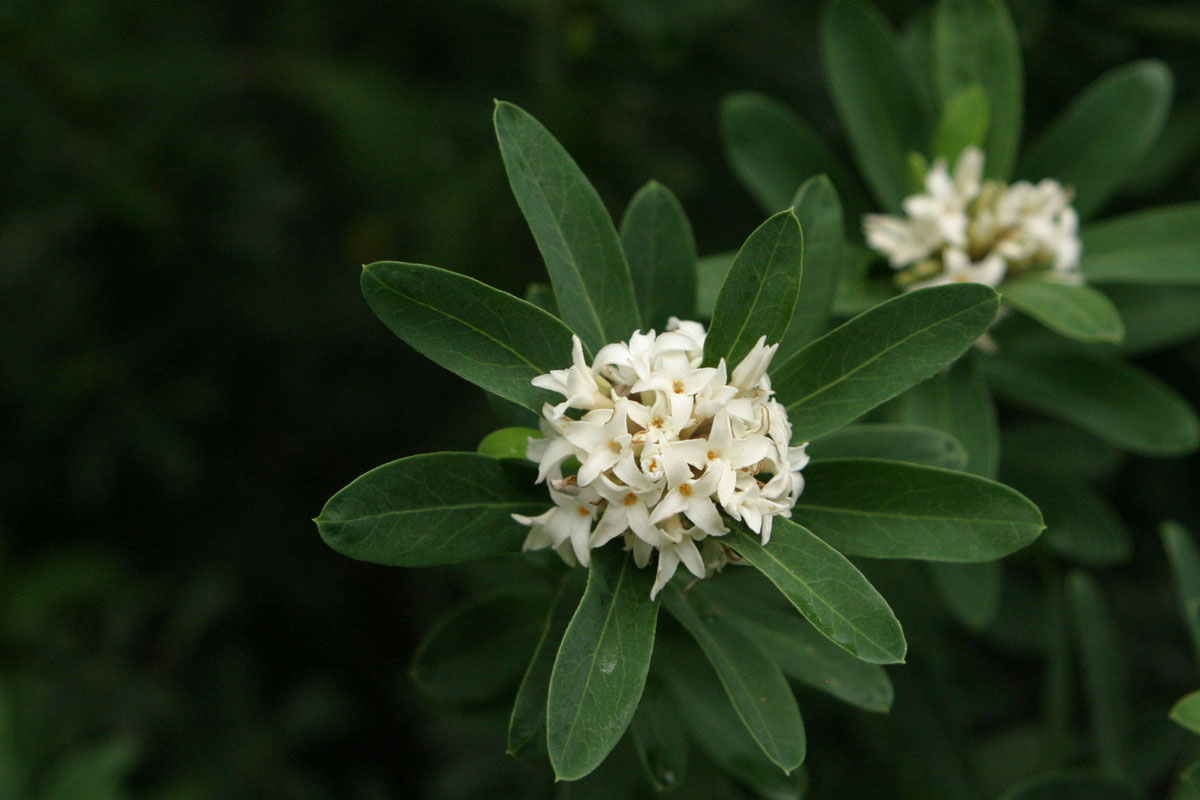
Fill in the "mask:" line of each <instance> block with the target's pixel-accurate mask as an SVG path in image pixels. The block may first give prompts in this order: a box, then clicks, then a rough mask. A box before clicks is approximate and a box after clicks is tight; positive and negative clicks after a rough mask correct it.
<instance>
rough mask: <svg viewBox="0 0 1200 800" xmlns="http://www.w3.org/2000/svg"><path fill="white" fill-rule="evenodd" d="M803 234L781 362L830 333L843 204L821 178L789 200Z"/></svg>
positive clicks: (778, 353)
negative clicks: (796, 294)
mask: <svg viewBox="0 0 1200 800" xmlns="http://www.w3.org/2000/svg"><path fill="white" fill-rule="evenodd" d="M792 207H793V208H794V209H795V212H796V219H797V220H799V222H800V228H801V230H803V231H804V280H803V281H802V282H801V285H800V296H799V297H797V298H796V308H795V310H794V311H793V312H792V321H791V324H790V325H788V329H787V333H786V334H785V335H784V337H783V341H782V342H780V344H779V350H777V351H776V353H775V359H776V360H777V361H779V362H780V363H782V362H784V361H786V360H787V359H788V358H790V357H791V356H792V355H793V354H794V353H795V352H796V351H797V350H799V349H800V348H801V347H803V346H804V345H806V344H808V343H809V342H811V341H812V340H813V339H816V338H817V337H818V336H820V335H821V334H823V333H825V332H826V331H827V330H829V317H830V314H831V313H832V311H833V298H834V295H835V294H836V293H837V287H838V279H839V275H840V272H841V263H842V235H843V234H842V229H843V224H844V223H843V219H842V204H841V202H840V201H839V200H838V195H837V191H836V190H835V189H834V188H833V184H832V183H830V182H829V179H828V178H826V177H825V176H824V175H818V176H817V177H815V178H809V179H808V180H807V181H805V182H804V184H803V185H801V187H800V189H799V190H798V191H797V192H796V196H795V197H794V198H793V199H792Z"/></svg>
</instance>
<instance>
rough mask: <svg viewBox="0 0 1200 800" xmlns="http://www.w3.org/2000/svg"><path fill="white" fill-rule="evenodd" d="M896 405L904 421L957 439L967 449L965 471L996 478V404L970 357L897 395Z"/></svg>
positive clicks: (997, 464) (997, 438) (998, 433)
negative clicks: (933, 429)
mask: <svg viewBox="0 0 1200 800" xmlns="http://www.w3.org/2000/svg"><path fill="white" fill-rule="evenodd" d="M899 408H900V418H901V419H903V420H904V421H905V422H908V423H911V424H914V425H925V426H929V427H931V428H937V429H938V430H942V431H945V432H946V433H949V434H950V435H951V436H953V437H954V438H955V439H956V440H958V441H959V442H960V443H961V444H962V446H963V447H964V448H965V449H966V451H967V464H966V470H967V471H968V472H971V473H974V474H976V475H979V476H981V477H984V478H992V479H994V478H995V477H996V469H997V467H998V466H999V463H1000V441H999V439H1000V430H999V426H998V425H997V423H996V404H995V403H993V402H992V395H991V393H990V392H989V391H988V387H987V383H986V382H985V381H984V380H983V376H982V375H980V374H979V370H978V369H976V367H975V360H974V359H973V358H964V359H963V360H962V361H959V362H958V363H956V364H953V365H951V367H950V368H949V369H945V370H942V371H941V372H939V373H938V374H936V375H934V376H933V377H932V378H930V379H929V380H927V381H925V382H924V383H920V384H917V385H916V386H914V387H913V388H912V389H910V390H909V391H907V392H905V393H904V394H902V395H900V397H899ZM931 466H939V465H936V464H934V465H931Z"/></svg>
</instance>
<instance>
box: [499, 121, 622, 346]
mask: <svg viewBox="0 0 1200 800" xmlns="http://www.w3.org/2000/svg"><path fill="white" fill-rule="evenodd" d="M495 125H496V137H497V139H499V142H500V154H501V156H502V157H503V159H504V168H505V171H507V173H508V182H509V184H510V185H511V186H512V191H513V195H514V196H515V197H516V198H517V204H518V205H519V206H520V207H521V211H522V213H524V215H525V220H526V221H527V222H528V223H529V229H530V230H531V231H532V232H533V238H534V239H536V240H537V245H538V250H540V251H541V253H542V258H543V259H544V260H545V262H546V269H547V270H548V271H549V273H550V283H551V284H552V285H553V286H554V296H555V298H556V299H557V301H558V308H559V311H560V312H561V314H562V318H563V321H564V322H566V323H567V325H569V326H570V327H571V329H572V330H574V331H575V332H576V333H578V334H579V338H580V339H582V340H583V342H584V344H586V345H587V346H588V347H589V348H590V349H591V350H592V352H596V351H597V350H599V349H600V348H601V347H603V346H604V345H606V344H608V343H609V342H617V341H622V340H625V339H628V338H629V334H631V333H633V332H634V331H635V330H637V329H639V328H640V327H641V319H640V317H639V316H638V310H637V303H636V301H635V300H634V295H633V283H632V281H631V279H630V277H629V266H628V264H627V263H626V262H625V255H624V253H623V252H622V250H621V242H620V240H619V239H618V238H617V231H616V228H614V227H613V223H612V218H611V217H609V215H608V211H607V210H605V208H604V203H603V202H601V200H600V196H599V195H598V194H596V190H595V189H594V188H592V185H591V183H589V182H588V179H587V178H586V177H585V176H584V174H583V172H582V171H580V169H579V167H578V166H577V165H576V164H575V161H574V159H572V158H571V156H570V155H568V154H567V151H566V150H564V149H563V147H562V145H560V144H559V143H558V141H557V140H556V139H555V138H554V136H553V135H551V133H550V132H549V131H547V130H546V129H545V128H544V127H542V124H541V123H540V122H538V121H537V120H536V119H534V118H533V117H532V116H530V115H529V114H528V113H526V112H525V111H523V110H521V109H520V108H518V107H516V106H514V105H512V104H511V103H503V102H498V103H496V113H495ZM566 363H569V362H563V363H562V364H560V365H559V368H561V367H562V366H565V364H566Z"/></svg>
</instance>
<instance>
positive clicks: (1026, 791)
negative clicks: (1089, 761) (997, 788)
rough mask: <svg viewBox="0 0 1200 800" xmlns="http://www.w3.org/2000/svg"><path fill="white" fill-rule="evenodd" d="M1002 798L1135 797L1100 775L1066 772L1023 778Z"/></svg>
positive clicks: (1128, 799) (1094, 799)
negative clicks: (1025, 779) (1023, 779)
mask: <svg viewBox="0 0 1200 800" xmlns="http://www.w3.org/2000/svg"><path fill="white" fill-rule="evenodd" d="M1000 800H1133V793H1132V792H1130V791H1129V789H1128V788H1126V787H1125V786H1124V785H1123V784H1121V783H1115V782H1113V781H1110V780H1108V779H1106V778H1101V777H1100V776H1098V775H1091V774H1088V773H1078V772H1075V773H1072V772H1064V773H1057V774H1054V775H1048V776H1047V775H1042V776H1039V777H1036V778H1031V779H1030V780H1027V781H1021V782H1020V783H1019V784H1017V785H1015V786H1013V787H1012V788H1010V789H1009V790H1008V791H1006V792H1005V793H1004V794H1002V795H1001V796H1000Z"/></svg>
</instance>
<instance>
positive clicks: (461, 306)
mask: <svg viewBox="0 0 1200 800" xmlns="http://www.w3.org/2000/svg"><path fill="white" fill-rule="evenodd" d="M362 292H363V296H364V297H366V299H367V303H369V304H370V306H371V310H373V311H374V312H375V314H376V315H377V316H378V317H379V318H380V319H381V320H383V322H384V324H386V325H387V326H388V327H389V328H391V330H392V333H394V334H396V335H397V336H399V337H400V338H401V339H403V340H404V341H406V342H408V344H409V345H411V346H412V348H413V349H414V350H416V351H417V352H419V353H421V354H422V355H424V356H426V357H427V358H429V359H431V360H432V361H434V362H435V363H437V364H438V365H439V366H442V367H445V368H446V369H448V370H450V371H451V372H453V373H454V374H455V375H458V376H460V377H462V378H466V379H467V380H469V381H471V382H472V383H474V384H475V385H477V386H480V387H482V388H484V389H486V390H488V391H489V392H493V393H495V394H498V395H500V396H501V397H503V398H506V399H508V400H512V401H513V402H514V403H518V404H520V405H523V406H525V407H526V408H528V409H531V410H532V411H534V412H535V413H537V412H540V411H541V408H542V404H543V403H545V402H546V401H547V400H550V399H552V398H553V395H551V394H550V393H549V392H547V391H545V390H543V389H538V388H536V387H534V386H533V385H532V384H531V383H530V381H531V380H532V379H533V378H535V377H537V376H538V375H542V374H544V373H547V372H549V371H550V370H552V369H562V368H563V367H566V366H570V364H571V331H570V330H569V329H568V328H567V326H565V325H563V324H562V323H561V322H559V321H558V320H557V319H555V318H554V317H552V316H550V315H549V314H547V313H546V312H545V311H542V310H541V309H540V308H538V307H537V306H535V305H532V304H530V303H526V302H525V301H524V300H521V299H519V298H516V297H513V296H512V295H510V294H507V293H505V292H502V291H500V290H499V289H493V288H492V287H490V286H488V285H487V284H484V283H480V282H479V281H477V280H475V279H474V278H468V277H467V276H465V275H458V274H456V273H453V272H449V271H447V270H444V269H438V268H437V267H426V266H423V265H421V264H402V263H399V262H396V261H380V262H378V263H375V264H370V265H368V266H366V267H364V268H363V272H362Z"/></svg>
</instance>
